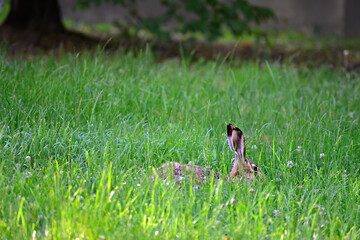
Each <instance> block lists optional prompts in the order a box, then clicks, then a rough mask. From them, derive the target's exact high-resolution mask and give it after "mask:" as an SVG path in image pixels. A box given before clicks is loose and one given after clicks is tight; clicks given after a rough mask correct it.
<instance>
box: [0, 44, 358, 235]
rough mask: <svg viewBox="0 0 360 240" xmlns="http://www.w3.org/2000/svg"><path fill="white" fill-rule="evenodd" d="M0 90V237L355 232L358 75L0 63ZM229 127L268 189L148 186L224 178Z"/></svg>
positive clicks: (243, 66)
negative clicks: (184, 169) (181, 167)
mask: <svg viewBox="0 0 360 240" xmlns="http://www.w3.org/2000/svg"><path fill="white" fill-rule="evenodd" d="M0 86H1V88H0V158H1V162H0V196H1V198H0V236H1V237H0V238H1V239H22V238H24V239H29V238H37V239H121V238H122V239H239V238H244V239H280V238H284V239H298V238H302V239H311V238H312V239H329V238H330V239H339V238H344V239H359V237H360V230H359V228H360V196H359V195H360V194H359V189H360V178H359V177H360V172H359V169H360V163H359V162H360V154H359V152H360V128H359V114H360V75H359V74H356V73H351V74H350V73H346V72H343V71H341V70H331V69H329V68H325V67H324V68H320V69H308V68H294V67H292V66H290V65H279V64H276V63H266V62H265V63H256V62H247V63H240V62H236V61H234V62H230V63H228V62H224V61H222V60H218V61H217V62H205V61H199V62H195V63H190V61H189V59H186V58H184V59H183V60H169V61H166V62H162V63H157V62H155V61H154V60H153V57H152V54H151V53H150V52H149V51H144V52H142V53H140V54H139V55H137V56H134V54H131V53H127V54H120V53H119V54H118V55H112V56H108V55H107V54H105V53H102V52H97V53H95V54H78V55H72V54H64V55H63V56H61V57H60V58H58V59H54V58H53V57H49V56H37V57H32V59H29V60H9V59H8V58H6V57H4V54H3V55H2V56H1V57H0ZM228 122H231V123H233V124H234V125H236V126H239V127H240V128H241V129H242V130H243V131H244V134H245V138H246V143H247V145H246V146H247V149H246V150H247V156H248V158H250V159H252V160H253V161H254V162H256V163H257V164H258V165H259V166H260V168H261V169H262V171H263V173H264V174H265V175H266V177H267V181H265V182H264V183H263V184H261V183H259V182H255V183H254V184H253V185H250V184H244V183H238V184H236V183H229V182H225V181H218V182H215V183H213V184H207V185H204V186H203V187H201V188H198V187H196V185H195V184H194V183H192V182H190V181H185V182H184V183H183V185H182V186H181V187H179V186H178V185H176V184H175V183H174V182H173V181H167V182H165V183H164V182H163V181H161V179H156V180H155V181H154V182H153V181H151V179H150V175H151V174H152V173H153V167H154V168H156V167H159V166H160V165H161V164H163V163H165V162H169V161H178V162H180V163H188V162H189V161H191V162H193V163H196V164H197V165H200V166H203V167H208V168H211V169H213V170H215V171H218V172H220V173H222V174H224V175H225V174H228V173H229V172H230V169H231V166H232V161H233V153H232V152H231V151H230V149H229V147H228V145H227V142H226V141H227V140H226V123H228ZM250 188H253V189H254V192H253V193H251V192H249V190H250Z"/></svg>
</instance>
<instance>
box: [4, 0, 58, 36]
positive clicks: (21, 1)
mask: <svg viewBox="0 0 360 240" xmlns="http://www.w3.org/2000/svg"><path fill="white" fill-rule="evenodd" d="M4 25H5V26H9V27H12V28H16V29H21V30H32V31H39V32H43V33H59V32H64V26H63V25H62V23H61V12H60V7H59V4H58V1H57V0H11V2H10V13H9V15H8V16H7V18H6V20H5V22H4Z"/></svg>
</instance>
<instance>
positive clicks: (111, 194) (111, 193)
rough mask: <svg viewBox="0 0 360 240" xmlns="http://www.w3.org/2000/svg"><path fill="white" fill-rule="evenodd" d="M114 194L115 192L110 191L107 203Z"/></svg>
mask: <svg viewBox="0 0 360 240" xmlns="http://www.w3.org/2000/svg"><path fill="white" fill-rule="evenodd" d="M114 194H115V191H111V192H110V195H109V201H111V198H112V197H113V196H114Z"/></svg>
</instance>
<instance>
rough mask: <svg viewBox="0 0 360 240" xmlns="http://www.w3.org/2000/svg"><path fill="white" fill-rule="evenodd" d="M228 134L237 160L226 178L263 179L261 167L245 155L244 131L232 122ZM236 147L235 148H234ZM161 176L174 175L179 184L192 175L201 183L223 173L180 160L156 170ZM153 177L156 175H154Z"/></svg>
mask: <svg viewBox="0 0 360 240" xmlns="http://www.w3.org/2000/svg"><path fill="white" fill-rule="evenodd" d="M227 136H228V143H229V147H230V149H231V150H232V151H233V152H235V161H234V164H233V167H232V169H231V172H230V174H229V175H226V176H225V180H228V179H234V180H236V181H238V180H244V181H247V182H253V181H254V178H255V177H257V178H258V179H259V180H260V181H263V178H264V175H263V173H262V172H261V170H260V168H259V167H258V166H257V165H256V164H255V163H253V162H250V161H249V159H247V158H246V156H245V138H244V134H243V132H242V131H241V130H240V129H239V128H237V127H234V126H233V125H232V124H231V123H229V124H227ZM234 147H235V148H234ZM156 173H157V175H158V177H159V178H161V179H164V180H166V179H167V178H168V177H169V176H171V175H172V176H173V177H174V179H175V180H176V182H177V183H178V184H181V180H182V179H183V178H184V177H190V176H192V179H193V180H194V181H195V182H196V183H197V184H199V185H202V183H205V182H207V181H209V180H212V179H213V180H218V179H220V178H221V174H220V173H218V172H215V171H211V170H208V169H206V168H203V167H199V166H197V165H193V164H191V163H189V164H180V163H178V162H169V163H164V164H163V165H161V167H159V168H158V169H157V170H156ZM152 179H153V180H154V179H155V176H154V175H152Z"/></svg>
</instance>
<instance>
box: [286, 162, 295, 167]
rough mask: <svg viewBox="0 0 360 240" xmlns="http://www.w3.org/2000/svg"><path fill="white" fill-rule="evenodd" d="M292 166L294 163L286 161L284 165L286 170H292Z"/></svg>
mask: <svg viewBox="0 0 360 240" xmlns="http://www.w3.org/2000/svg"><path fill="white" fill-rule="evenodd" d="M293 166H294V163H293V162H292V161H288V162H287V164H286V167H287V168H292V167H293Z"/></svg>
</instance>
